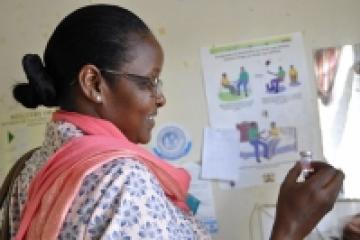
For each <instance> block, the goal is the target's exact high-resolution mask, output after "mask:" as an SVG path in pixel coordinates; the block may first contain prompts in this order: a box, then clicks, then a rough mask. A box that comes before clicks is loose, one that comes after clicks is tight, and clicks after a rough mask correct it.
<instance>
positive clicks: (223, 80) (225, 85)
mask: <svg viewBox="0 0 360 240" xmlns="http://www.w3.org/2000/svg"><path fill="white" fill-rule="evenodd" d="M221 86H222V87H223V88H225V89H228V90H229V92H230V94H232V95H236V89H235V87H234V86H233V85H232V84H231V82H230V80H229V78H228V76H227V74H226V73H225V72H223V73H222V74H221Z"/></svg>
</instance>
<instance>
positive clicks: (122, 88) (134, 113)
mask: <svg viewBox="0 0 360 240" xmlns="http://www.w3.org/2000/svg"><path fill="white" fill-rule="evenodd" d="M130 55H131V56H132V60H131V61H130V62H128V63H126V64H124V65H123V67H122V69H121V70H119V69H113V70H115V71H118V72H121V73H124V74H130V75H132V76H130V75H118V76H116V75H115V76H114V78H115V81H114V84H112V85H108V89H106V91H105V93H104V100H103V112H102V115H103V116H102V117H103V118H105V119H107V120H109V121H111V122H112V123H113V124H115V125H116V126H117V127H118V128H119V129H120V130H121V131H122V132H123V133H124V134H125V136H126V137H127V138H128V139H129V140H130V141H132V142H134V143H143V144H145V143H148V142H149V141H150V139H151V130H152V128H153V127H154V125H155V120H154V118H155V117H156V115H157V112H158V111H157V109H158V108H159V107H162V106H163V105H164V104H165V102H166V100H165V97H164V95H163V94H162V92H161V91H160V92H158V93H156V92H155V91H154V89H152V88H151V84H149V83H148V82H147V81H154V80H155V79H156V78H158V77H159V74H160V72H161V69H162V65H163V58H164V57H163V52H162V49H161V46H160V45H159V43H158V42H157V41H156V39H155V38H154V37H153V36H152V35H149V36H147V37H144V38H142V39H141V40H139V42H138V43H137V44H135V45H134V47H133V49H132V50H130ZM133 75H138V76H143V77H146V78H148V79H146V78H142V79H141V78H140V79H139V78H136V76H135V77H134V76H133ZM139 80H141V81H139Z"/></svg>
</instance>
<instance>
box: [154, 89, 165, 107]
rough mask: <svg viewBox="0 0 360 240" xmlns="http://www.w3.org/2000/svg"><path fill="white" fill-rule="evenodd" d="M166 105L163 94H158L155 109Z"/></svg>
mask: <svg viewBox="0 0 360 240" xmlns="http://www.w3.org/2000/svg"><path fill="white" fill-rule="evenodd" d="M165 104H166V98H165V96H164V94H163V92H160V93H159V94H157V96H156V106H157V107H162V106H164V105H165Z"/></svg>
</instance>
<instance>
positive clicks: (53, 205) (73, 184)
mask: <svg viewBox="0 0 360 240" xmlns="http://www.w3.org/2000/svg"><path fill="white" fill-rule="evenodd" d="M53 120H54V121H66V122H70V123H72V124H74V125H75V126H77V127H78V128H80V129H81V130H83V131H84V132H85V133H86V134H88V135H85V136H83V137H79V138H74V139H72V140H70V141H69V142H68V143H66V144H64V145H63V146H62V147H61V148H60V149H58V151H56V153H55V154H53V156H52V157H51V158H50V159H49V160H48V162H47V163H46V164H45V165H44V166H43V167H42V169H41V170H40V171H39V172H38V174H37V175H36V176H35V177H34V179H33V180H32V182H31V184H30V187H29V194H28V199H27V203H26V206H25V209H24V211H23V213H22V218H21V222H20V226H19V230H18V232H17V235H16V237H15V239H16V240H23V239H33V240H35V239H36V240H41V239H46V240H51V239H56V238H57V236H58V234H59V231H60V230H61V227H62V224H63V221H64V219H65V217H66V214H67V212H68V210H69V208H70V207H71V204H72V201H73V200H74V198H75V196H76V195H77V193H78V191H79V188H80V187H81V184H82V181H83V179H84V178H85V177H86V175H88V174H89V173H91V172H92V171H94V170H96V169H97V168H99V167H100V166H101V165H103V164H105V163H106V162H109V161H111V160H113V159H115V158H118V157H130V158H134V159H137V160H138V161H140V162H142V163H143V164H145V165H146V166H147V168H148V169H149V170H150V171H151V172H152V173H153V174H154V175H155V176H156V177H157V178H158V180H159V182H160V184H161V186H162V188H163V190H164V192H165V194H166V196H167V197H168V198H169V199H170V200H171V201H172V202H173V203H174V204H175V205H177V206H178V207H179V208H181V209H182V210H184V211H185V212H188V211H189V209H188V207H187V205H186V202H185V201H186V196H187V191H188V188H189V183H190V176H189V174H188V173H187V172H186V171H185V170H184V169H181V168H175V167H173V166H171V165H169V164H168V163H167V162H165V161H163V160H161V159H159V158H157V157H156V156H154V155H153V154H151V153H149V152H148V151H146V150H145V149H143V148H141V147H140V146H138V145H136V144H134V143H132V142H130V141H129V140H128V139H127V138H126V137H125V136H124V135H123V134H122V133H121V132H120V131H119V130H118V129H117V128H116V127H115V126H114V125H113V124H112V123H111V122H108V121H105V120H102V119H99V118H94V117H90V116H86V115H82V114H79V113H74V112H64V111H57V112H55V113H54V115H53Z"/></svg>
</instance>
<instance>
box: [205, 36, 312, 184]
mask: <svg viewBox="0 0 360 240" xmlns="http://www.w3.org/2000/svg"><path fill="white" fill-rule="evenodd" d="M201 59H202V66H203V76H204V83H205V84H204V85H205V92H206V97H207V103H208V111H209V118H210V119H209V120H210V127H211V128H208V129H206V130H205V133H204V146H203V170H202V175H203V177H205V178H213V179H223V180H231V182H232V185H238V186H249V185H256V184H262V183H264V182H279V181H281V180H282V179H283V175H284V174H285V173H286V171H287V169H288V168H289V164H291V163H293V162H294V161H295V160H298V156H299V155H298V152H299V151H301V150H304V149H301V148H302V146H300V147H299V139H301V140H303V139H311V138H312V134H313V133H312V130H311V129H310V128H309V127H308V124H309V123H312V122H314V119H315V121H316V117H315V116H314V115H312V114H311V111H310V113H309V111H308V109H306V105H305V102H304V101H305V99H306V98H308V96H309V94H310V93H309V91H310V88H309V85H308V84H309V82H308V81H309V72H308V69H307V64H306V61H305V52H304V47H303V43H302V36H301V34H300V33H292V34H287V35H282V36H276V37H269V38H265V39H261V40H254V41H248V42H244V43H239V44H231V45H227V46H220V47H204V48H202V49H201ZM220 145H222V146H220ZM213 149H217V151H216V154H214V153H211V151H212V150H213ZM230 149H231V150H230ZM307 150H312V149H307ZM222 157H224V158H226V160H224V159H222ZM229 164H231V166H229ZM220 168H223V169H232V171H221V169H220ZM234 169H236V171H237V174H236V175H237V176H236V177H234V175H235V173H234V171H235V170H234ZM226 172H229V173H230V174H231V176H229V175H228V176H224V173H226ZM234 178H236V179H234Z"/></svg>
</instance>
